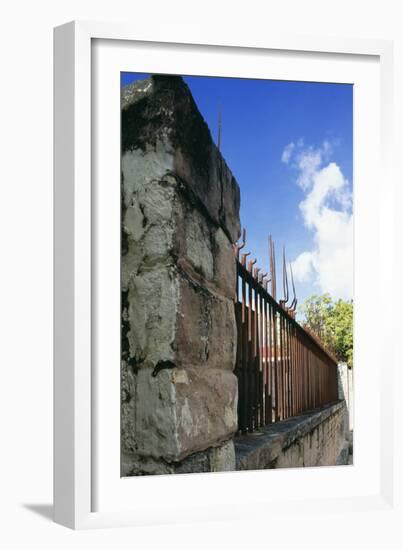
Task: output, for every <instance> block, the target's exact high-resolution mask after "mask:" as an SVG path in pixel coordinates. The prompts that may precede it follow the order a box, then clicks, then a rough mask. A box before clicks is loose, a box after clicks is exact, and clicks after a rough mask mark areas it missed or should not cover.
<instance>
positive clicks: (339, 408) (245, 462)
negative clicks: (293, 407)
mask: <svg viewBox="0 0 403 550" xmlns="http://www.w3.org/2000/svg"><path fill="white" fill-rule="evenodd" d="M346 419H347V416H346V404H345V402H344V401H340V402H338V403H336V404H334V405H329V406H326V407H323V408H322V409H321V410H318V411H312V412H308V413H306V414H302V415H300V416H296V417H294V418H290V419H288V420H284V421H282V422H277V423H275V424H273V425H272V426H269V427H267V428H263V429H261V431H260V432H258V433H256V434H251V435H245V436H240V437H237V438H236V440H235V450H236V468H237V470H262V469H270V468H299V467H303V466H304V467H307V466H308V467H309V466H335V465H341V464H347V463H348V455H349V451H348V441H347V434H348V426H347V423H346Z"/></svg>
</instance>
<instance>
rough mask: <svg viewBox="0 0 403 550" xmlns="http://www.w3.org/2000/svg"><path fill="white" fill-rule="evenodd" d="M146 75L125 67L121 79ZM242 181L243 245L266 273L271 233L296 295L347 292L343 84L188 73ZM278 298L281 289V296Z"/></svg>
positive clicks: (348, 103)
mask: <svg viewBox="0 0 403 550" xmlns="http://www.w3.org/2000/svg"><path fill="white" fill-rule="evenodd" d="M146 76H148V75H144V74H138V73H122V76H121V83H122V85H126V84H129V83H131V82H133V81H134V80H137V79H140V78H145V77H146ZM184 79H185V81H186V82H187V84H188V85H189V88H190V90H191V92H192V94H193V97H194V99H195V101H196V104H197V105H198V108H199V110H200V112H201V113H202V115H203V117H204V119H205V120H206V122H207V124H208V126H209V128H210V131H211V134H212V136H213V139H214V140H216V138H217V126H218V113H219V111H221V116H222V131H221V152H222V154H223V156H224V157H225V159H226V161H227V164H228V165H229V167H230V169H231V170H232V172H233V174H234V176H235V178H236V179H237V181H238V183H239V185H240V188H241V222H242V225H243V226H245V227H246V228H247V231H248V245H247V248H248V250H250V251H251V252H252V254H253V255H254V256H255V257H257V259H258V264H259V265H260V266H261V267H262V268H263V269H264V270H265V271H267V268H268V252H267V248H268V247H267V236H268V234H269V233H271V234H272V235H273V238H274V240H275V244H276V258H277V271H278V273H277V277H278V283H277V288H278V289H279V286H280V275H281V273H280V265H281V250H282V246H283V244H284V245H285V246H286V251H287V259H288V260H289V261H291V262H293V271H294V275H295V279H296V287H297V295H298V298H299V301H300V302H302V301H303V299H304V298H305V297H307V296H309V295H310V294H314V293H316V294H317V293H322V292H326V291H328V292H330V293H331V294H332V296H333V297H334V298H336V299H337V298H344V299H349V298H352V268H353V266H352V199H351V193H352V169H353V166H352V153H353V149H352V138H353V136H352V109H353V88H352V86H351V85H348V84H327V83H308V82H288V81H271V80H249V79H237V78H218V77H195V76H185V77H184ZM277 297H278V298H279V296H277Z"/></svg>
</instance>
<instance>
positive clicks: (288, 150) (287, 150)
mask: <svg viewBox="0 0 403 550" xmlns="http://www.w3.org/2000/svg"><path fill="white" fill-rule="evenodd" d="M294 148H295V143H293V142H291V143H289V144H288V145H286V146H285V147H284V149H283V153H282V155H281V162H284V163H285V164H288V163H289V162H290V158H291V155H292V152H293V150H294Z"/></svg>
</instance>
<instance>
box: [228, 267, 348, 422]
mask: <svg viewBox="0 0 403 550" xmlns="http://www.w3.org/2000/svg"><path fill="white" fill-rule="evenodd" d="M235 315H236V321H237V328H238V342H237V360H236V369H235V372H236V375H237V377H238V382H239V384H238V386H239V401H238V424H239V430H240V431H241V432H243V433H247V432H252V431H254V430H256V429H258V428H260V427H263V426H266V425H268V424H271V423H272V422H277V421H279V420H285V419H286V418H289V417H291V416H295V415H298V414H300V413H302V412H304V411H307V410H311V409H315V408H318V407H321V406H323V405H325V404H328V403H331V402H334V401H336V400H337V397H338V392H337V361H336V359H335V358H334V357H332V356H331V355H330V354H329V352H328V351H327V350H326V349H325V348H324V347H323V346H322V345H321V343H320V341H319V340H318V339H317V338H315V336H314V335H313V334H311V333H309V332H307V331H306V330H305V329H304V328H302V327H301V326H300V325H299V324H298V323H297V322H296V320H295V319H294V318H293V316H292V315H290V314H289V313H288V312H287V311H286V309H285V308H284V307H282V305H280V304H279V303H278V302H276V300H274V298H273V297H272V296H271V295H270V294H269V292H268V291H267V290H266V289H265V288H264V286H262V284H260V282H259V281H258V280H257V279H256V278H255V277H254V276H253V275H252V273H251V272H250V271H248V270H247V268H246V266H245V265H243V264H242V263H240V262H239V260H237V290H236V300H235Z"/></svg>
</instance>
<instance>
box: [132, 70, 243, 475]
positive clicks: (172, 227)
mask: <svg viewBox="0 0 403 550" xmlns="http://www.w3.org/2000/svg"><path fill="white" fill-rule="evenodd" d="M239 205H240V193H239V186H238V184H237V182H236V181H235V179H234V177H233V175H232V174H231V171H230V170H229V168H228V167H227V165H226V163H225V161H224V159H223V158H222V156H221V154H220V152H219V151H218V149H217V147H216V146H215V145H214V143H213V141H212V139H211V135H210V132H209V130H208V127H207V125H206V123H205V122H204V120H203V118H202V116H201V115H200V113H199V111H198V109H197V107H196V105H195V103H194V100H193V98H192V96H191V94H190V91H189V89H188V87H187V86H186V84H185V83H184V81H183V80H182V79H181V78H180V77H163V76H160V77H158V76H157V77H151V78H149V79H146V80H143V81H138V82H137V83H135V84H134V85H130V86H127V87H125V88H124V89H123V92H122V368H121V376H122V382H121V389H122V398H121V403H122V434H121V441H122V475H141V474H146V473H148V474H152V473H175V472H176V473H180V472H185V471H221V470H225V469H233V467H234V464H235V458H234V451H233V448H234V447H233V442H232V437H233V435H234V433H235V432H236V430H237V399H238V393H237V379H236V377H235V375H234V373H233V369H234V365H235V354H236V324H235V316H234V307H233V299H234V293H235V277H236V271H235V260H234V255H233V252H232V243H233V242H235V241H236V240H237V238H238V236H239V231H240V221H239Z"/></svg>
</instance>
